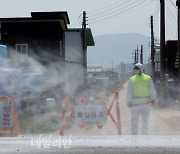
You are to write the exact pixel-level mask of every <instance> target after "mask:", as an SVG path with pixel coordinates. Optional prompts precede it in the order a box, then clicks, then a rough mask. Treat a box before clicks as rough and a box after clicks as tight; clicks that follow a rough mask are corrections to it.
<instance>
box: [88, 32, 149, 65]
mask: <svg viewBox="0 0 180 154" xmlns="http://www.w3.org/2000/svg"><path fill="white" fill-rule="evenodd" d="M94 40H95V46H94V47H89V48H88V53H87V61H88V65H89V64H102V65H103V68H112V66H113V67H116V66H117V65H119V64H120V62H124V63H133V62H134V59H133V54H134V50H135V49H137V46H138V48H139V50H140V46H141V45H143V50H144V62H146V61H147V59H148V57H149V55H150V46H149V42H150V37H147V36H144V35H141V34H138V33H121V34H108V35H101V36H95V37H94Z"/></svg>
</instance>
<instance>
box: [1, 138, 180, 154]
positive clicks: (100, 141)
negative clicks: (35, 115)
mask: <svg viewBox="0 0 180 154" xmlns="http://www.w3.org/2000/svg"><path fill="white" fill-rule="evenodd" d="M45 141H49V143H50V145H48V144H45V143H47V142H45ZM55 141H58V142H55ZM44 146H45V147H44ZM0 153H1V154H30V153H45V154H50V153H60V154H61V153H67V154H69V153H73V154H74V153H76V154H85V153H95V154H97V153H100V154H101V153H102V154H107V153H109V154H116V153H117V154H121V153H123V154H126V153H127V154H136V153H137V154H179V153H180V136H117V135H116V136H88V137H85V136H84V137H82V136H65V137H58V136H51V137H50V136H36V137H35V136H34V137H26V136H24V137H14V138H10V137H3V138H2V137H1V138H0Z"/></svg>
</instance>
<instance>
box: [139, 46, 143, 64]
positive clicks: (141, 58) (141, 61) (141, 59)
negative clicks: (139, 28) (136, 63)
mask: <svg viewBox="0 0 180 154" xmlns="http://www.w3.org/2000/svg"><path fill="white" fill-rule="evenodd" d="M140 52H141V54H140V63H141V64H143V46H142V45H141V51H140Z"/></svg>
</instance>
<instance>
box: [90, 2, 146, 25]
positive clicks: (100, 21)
mask: <svg viewBox="0 0 180 154" xmlns="http://www.w3.org/2000/svg"><path fill="white" fill-rule="evenodd" d="M146 1H147V0H144V1H143V2H141V3H138V4H137V5H135V6H132V7H130V8H128V9H126V10H124V11H121V12H119V13H117V14H114V15H111V16H109V17H106V18H104V19H101V20H97V21H94V22H92V23H89V24H93V23H97V22H101V21H104V20H107V19H109V18H112V17H115V16H118V15H120V14H122V13H124V12H127V11H129V10H131V9H133V8H135V7H137V6H139V5H141V4H143V3H144V2H146Z"/></svg>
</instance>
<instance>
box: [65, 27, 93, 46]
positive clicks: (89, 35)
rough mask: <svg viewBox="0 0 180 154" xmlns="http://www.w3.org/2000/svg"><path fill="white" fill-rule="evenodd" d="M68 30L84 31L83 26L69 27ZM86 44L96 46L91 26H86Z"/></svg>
mask: <svg viewBox="0 0 180 154" xmlns="http://www.w3.org/2000/svg"><path fill="white" fill-rule="evenodd" d="M67 31H80V32H81V33H82V32H83V29H82V28H68V30H67ZM86 45H87V46H94V45H95V42H94V38H93V35H92V32H91V29H90V28H86Z"/></svg>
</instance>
